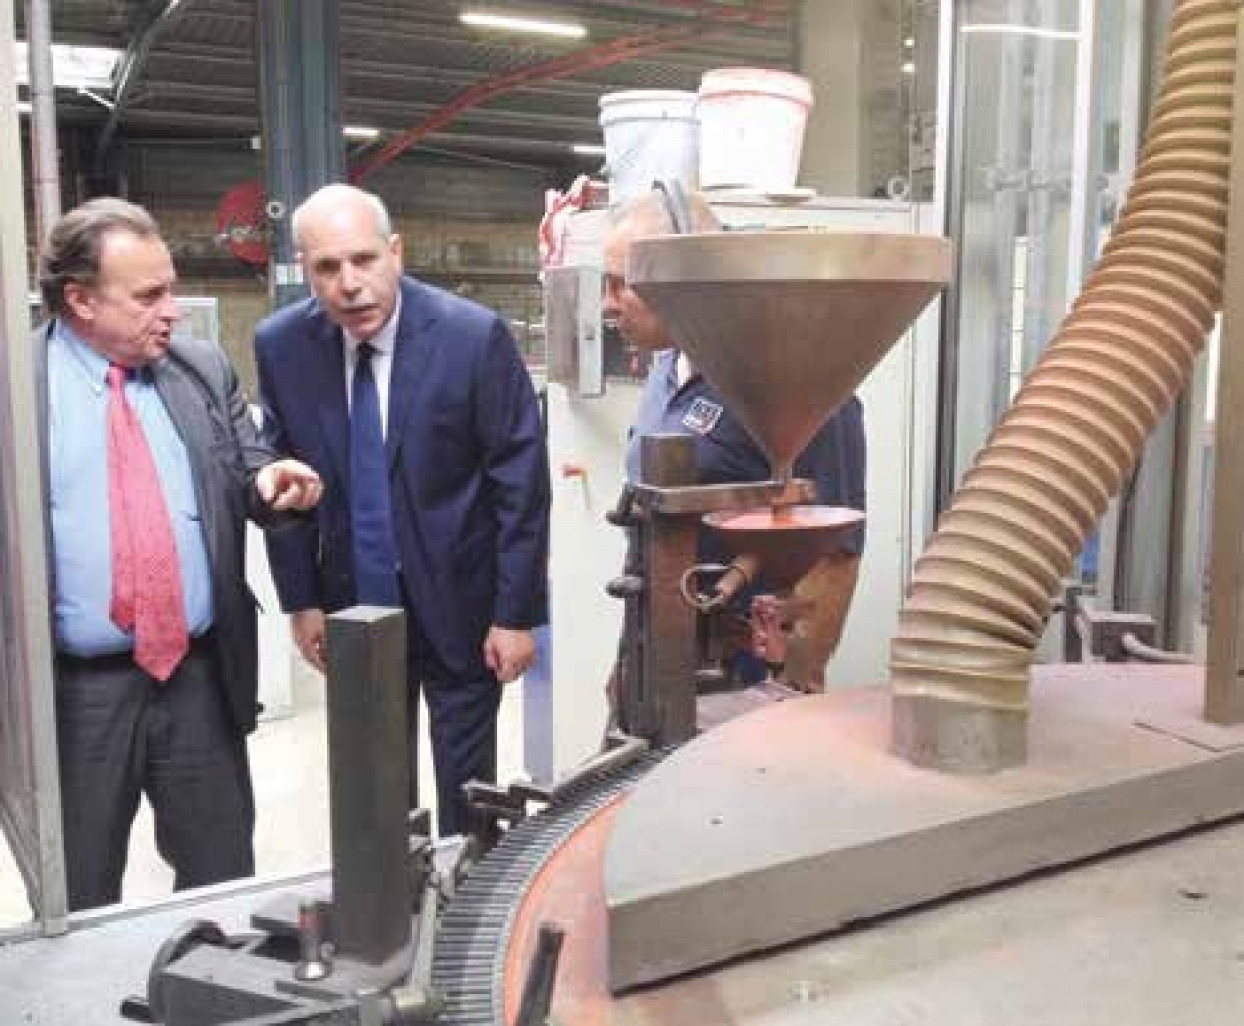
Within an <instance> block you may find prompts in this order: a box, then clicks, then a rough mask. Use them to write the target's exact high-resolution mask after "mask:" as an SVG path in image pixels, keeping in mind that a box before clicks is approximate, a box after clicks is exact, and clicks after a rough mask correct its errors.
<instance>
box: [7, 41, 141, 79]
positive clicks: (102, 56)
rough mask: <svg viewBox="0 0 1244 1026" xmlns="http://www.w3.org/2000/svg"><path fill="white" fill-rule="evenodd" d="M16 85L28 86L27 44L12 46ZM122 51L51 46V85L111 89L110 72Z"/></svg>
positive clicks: (111, 77)
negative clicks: (13, 48)
mask: <svg viewBox="0 0 1244 1026" xmlns="http://www.w3.org/2000/svg"><path fill="white" fill-rule="evenodd" d="M14 46H15V52H14V59H15V61H16V67H15V69H14V70H15V71H16V72H17V84H18V85H24V86H28V85H30V60H29V58H28V57H27V56H26V44H25V43H24V42H22V41H20V40H19V41H18V42H17V43H15V44H14ZM120 59H121V51H120V50H114V49H112V47H109V46H68V45H63V44H61V43H53V44H52V84H53V85H56V86H60V87H62V88H64V89H111V88H112V85H113V72H114V71H115V70H116V66H117V62H118V61H119V60H120Z"/></svg>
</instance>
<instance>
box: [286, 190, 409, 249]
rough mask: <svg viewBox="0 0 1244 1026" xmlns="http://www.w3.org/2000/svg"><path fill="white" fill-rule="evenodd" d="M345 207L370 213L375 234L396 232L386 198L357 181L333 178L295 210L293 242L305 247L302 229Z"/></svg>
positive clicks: (383, 234) (291, 223)
mask: <svg viewBox="0 0 1244 1026" xmlns="http://www.w3.org/2000/svg"><path fill="white" fill-rule="evenodd" d="M342 209H358V210H359V211H361V212H364V213H366V214H368V215H369V216H370V217H371V218H372V221H373V222H374V224H375V229H376V234H377V235H378V236H379V237H380V238H382V239H388V238H389V236H390V235H392V234H393V222H392V220H391V219H390V218H389V211H388V210H387V209H386V208H385V205H384V201H383V200H381V198H380V197H379V196H377V195H376V194H375V193H371V192H367V191H366V190H365V189H360V188H358V186H355V185H347V184H345V183H344V182H333V183H332V184H331V185H325V186H323V187H322V188H320V189H317V190H316V191H315V192H313V193H312V194H311V195H310V196H308V197H307V198H306V199H305V200H303V201H302V203H301V204H300V205H299V206H298V208H297V209H296V210H295V211H294V216H293V218H291V220H290V228H291V229H292V231H293V235H294V245H295V246H297V247H298V248H299V249H300V250H301V249H302V237H303V229H304V228H305V227H306V225H308V224H312V223H315V222H317V221H318V220H319V219H320V218H322V217H325V216H331V215H332V214H333V213H334V212H337V211H340V210H342Z"/></svg>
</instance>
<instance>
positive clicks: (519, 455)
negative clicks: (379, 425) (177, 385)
mask: <svg viewBox="0 0 1244 1026" xmlns="http://www.w3.org/2000/svg"><path fill="white" fill-rule="evenodd" d="M401 293H402V305H401V313H400V321H399V324H398V329H397V342H396V346H395V348H394V353H393V365H392V376H391V378H390V383H389V407H388V420H387V430H386V433H385V442H386V448H387V449H388V453H389V461H390V463H389V467H390V469H389V491H390V497H391V501H392V506H393V525H394V532H395V535H396V541H397V550H398V557H399V559H400V560H401V565H402V570H403V576H404V578H405V582H406V589H407V593H408V596H409V601H410V608H408V609H407V612H408V614H409V617H408V620H409V625H408V626H409V631H410V641H411V644H410V656H411V659H412V661H413V666H412V670H413V672H414V673H415V674H416V675H417V676H418V678H419V679H421V680H424V681H428V682H432V683H451V682H454V681H461V680H487V679H490V678H491V677H492V675H491V673H490V672H489V670H488V668H487V666H486V665H485V663H484V660H483V652H482V646H483V641H484V638H485V636H486V635H487V632H488V628H489V626H491V625H492V624H497V625H499V626H502V627H509V628H515V629H527V628H532V627H536V626H539V625H541V624H544V623H546V622H547V619H548V517H549V471H548V454H547V448H546V444H545V438H544V431H543V427H542V425H541V422H540V415H539V407H538V404H537V401H536V396H535V392H534V390H533V388H532V385H531V379H530V377H529V375H528V373H527V370H526V368H525V367H524V366H523V363H522V361H521V359H520V358H519V354H518V350H517V348H516V346H515V345H514V340H513V338H512V337H511V336H510V333H509V330H508V329H507V328H506V326H505V324H504V323H503V322H502V321H501V319H500V318H499V317H498V316H497V315H496V314H495V313H493V312H492V311H491V310H488V309H486V308H485V307H482V306H480V305H478V304H476V303H472V302H470V301H469V300H466V299H462V298H460V297H458V296H454V295H452V294H450V293H448V292H445V291H443V290H441V289H437V288H434V287H432V286H430V285H425V284H423V283H422V282H417V281H415V280H413V279H411V278H403V279H402V283H401ZM342 347H343V340H342V335H341V329H340V328H338V327H337V326H336V325H335V324H333V323H332V321H330V320H329V319H328V317H327V316H326V314H325V313H324V311H323V309H322V308H321V307H320V304H319V302H318V301H316V300H314V299H309V300H305V301H303V302H301V303H297V304H295V305H293V306H289V307H286V308H285V309H283V310H281V311H279V312H277V313H276V314H273V315H272V316H271V317H269V318H267V319H266V320H265V321H264V322H263V323H262V324H260V325H259V327H258V328H257V329H256V334H255V356H256V361H257V364H258V368H259V387H260V391H261V394H262V398H263V404H264V413H265V423H266V433H267V437H268V441H269V442H270V443H271V444H272V445H273V446H274V447H275V448H276V449H278V450H279V451H282V452H285V453H288V454H290V455H292V456H295V457H297V458H298V459H300V460H303V461H304V462H306V463H309V464H310V465H311V466H313V467H315V469H316V470H317V471H319V473H320V476H321V477H322V478H323V480H324V485H325V490H324V497H323V499H322V500H321V502H320V505H319V511H318V516H317V517H316V521H315V523H314V524H308V525H306V526H305V527H300V528H299V529H295V530H290V531H286V532H285V533H284V534H283V535H282V536H281V537H279V538H278V537H275V536H273V537H271V538H269V540H268V555H269V559H270V561H271V564H272V574H273V578H274V580H275V582H276V588H277V593H278V594H279V596H280V599H281V606H282V608H283V609H284V610H286V611H287V612H292V611H296V610H300V609H310V608H320V609H324V610H326V611H329V612H331V611H333V610H337V609H342V608H344V607H347V606H350V605H353V604H354V601H355V594H354V574H353V557H352V544H351V532H350V502H349V492H348V488H349V480H350V476H349V449H350V442H349V431H350V420H349V413H348V408H347V405H346V380H345V369H344V366H345V365H344V361H345V356H344V352H343V348H342Z"/></svg>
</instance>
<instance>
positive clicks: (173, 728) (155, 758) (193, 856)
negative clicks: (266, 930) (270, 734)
mask: <svg viewBox="0 0 1244 1026" xmlns="http://www.w3.org/2000/svg"><path fill="white" fill-rule="evenodd" d="M56 727H57V742H58V745H59V755H60V777H61V804H62V808H63V819H64V838H65V864H66V873H67V876H68V892H69V908H70V910H71V911H74V910H78V909H84V908H93V907H95V906H98V905H107V904H112V903H113V902H116V901H119V900H120V899H121V879H122V876H123V875H124V873H125V861H126V854H127V851H128V848H129V838H130V828H131V826H132V825H133V822H134V817H135V815H136V814H137V812H138V803H139V799H140V796H141V795H142V794H146V796H147V800H148V801H149V802H150V804H151V808H152V812H153V814H154V819H155V834H156V847H157V848H158V850H159V852H160V855H161V856H162V857H163V858H164V860H165V861H166V862H167V863H168V864H169V865H170V866H171V867H172V868H173V870H174V872H175V886H176V888H177V889H178V890H181V889H183V888H187V887H199V886H203V885H205V884H211V883H218V882H220V881H222V880H230V879H234V878H236V877H240V876H249V875H251V874H253V873H254V871H255V857H254V849H253V846H252V837H253V834H254V827H255V801H254V793H253V791H252V789H251V777H250V767H249V764H248V762H247V756H246V739H245V737H243V736H241V735H240V734H239V733H238V732H237V730H236V729H235V728H234V727H233V725H232V723H231V722H230V719H229V716H228V713H227V711H226V708H225V702H224V692H223V687H222V685H221V682H220V680H219V674H218V672H217V671H216V668H215V660H214V658H213V656H212V653H211V644H210V642H209V641H207V640H206V639H196V640H195V641H194V643H193V644H192V646H191V649H190V652H189V653H188V654H187V656H186V658H185V659H183V660H182V662H181V665H179V666H178V667H177V669H176V671H174V673H173V675H172V677H171V678H169V680H168V682H167V683H164V684H161V683H159V682H158V681H156V680H154V679H153V678H152V677H151V676H150V675H148V674H147V673H145V672H144V671H143V670H141V669H139V668H138V667H137V666H136V665H135V664H134V662H133V659H132V658H131V655H130V654H129V653H125V654H121V655H113V656H100V657H97V658H78V657H75V656H67V655H58V656H57V658H56Z"/></svg>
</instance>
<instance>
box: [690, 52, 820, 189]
mask: <svg viewBox="0 0 1244 1026" xmlns="http://www.w3.org/2000/svg"><path fill="white" fill-rule="evenodd" d="M811 107H812V83H811V82H809V81H808V80H807V79H806V78H804V77H803V76H802V75H793V74H791V73H790V72H788V71H772V70H768V69H765V68H718V69H716V70H714V71H706V72H705V73H704V78H703V79H702V80H701V82H700V103H699V107H698V111H699V115H700V185H701V187H702V188H705V189H715V188H721V187H724V186H730V185H734V186H743V187H746V188H752V189H758V190H760V191H762V192H784V191H787V190H790V189H793V188H794V187H795V185H796V183H797V182H798V180H799V155H800V153H801V152H802V150H803V133H804V129H805V128H806V127H807V124H808V111H809V109H810V108H811Z"/></svg>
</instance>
